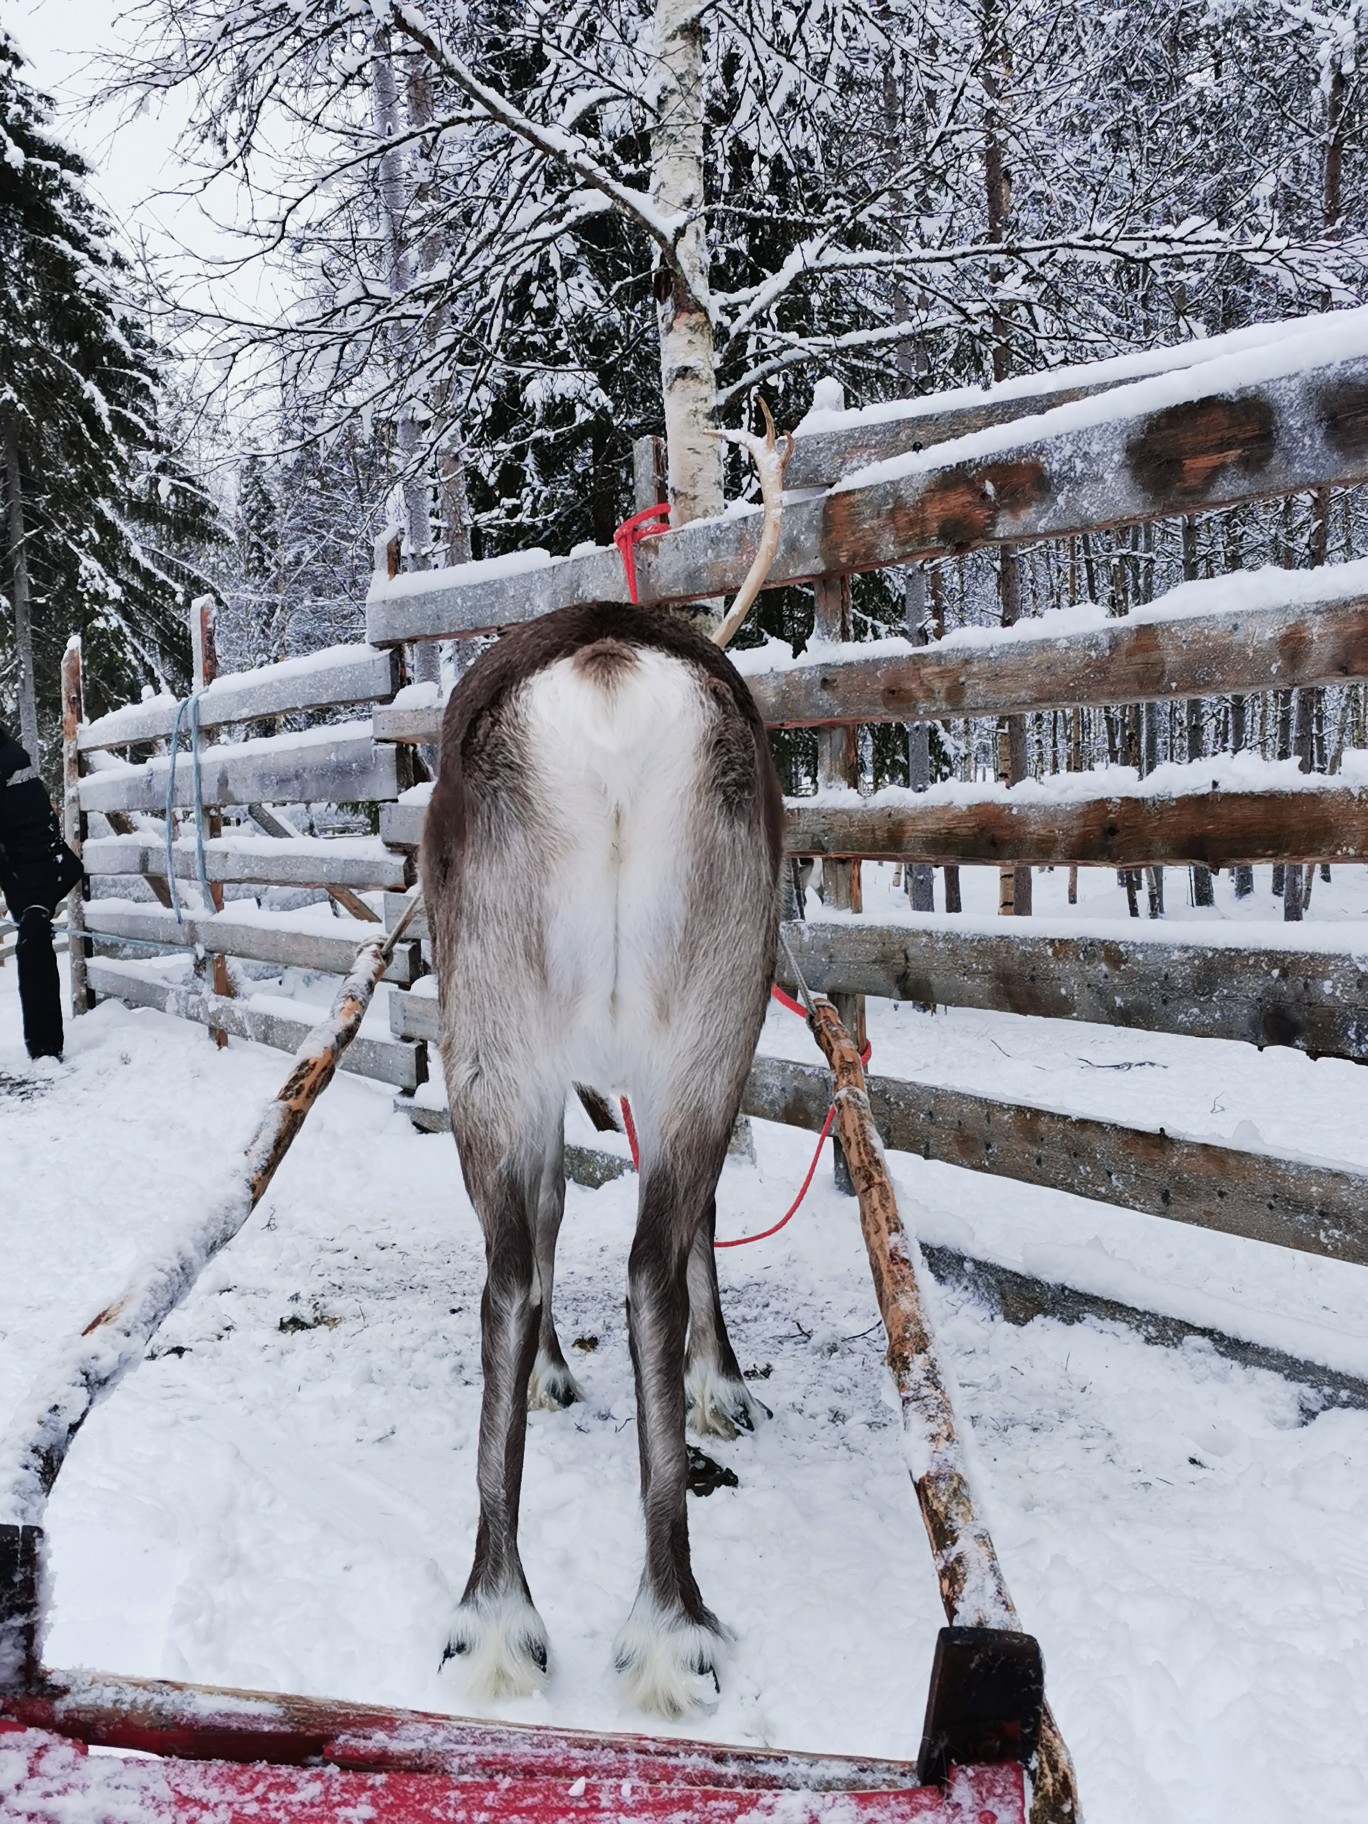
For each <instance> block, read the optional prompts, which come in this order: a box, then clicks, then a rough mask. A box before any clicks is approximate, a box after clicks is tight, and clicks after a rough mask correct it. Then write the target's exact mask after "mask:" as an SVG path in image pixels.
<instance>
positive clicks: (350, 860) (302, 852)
mask: <svg viewBox="0 0 1368 1824" xmlns="http://www.w3.org/2000/svg"><path fill="white" fill-rule="evenodd" d="M116 815H117V813H116ZM172 857H173V859H174V862H175V871H176V878H177V880H196V879H198V877H199V876H198V870H197V868H196V865H195V845H194V843H193V842H187V841H184V840H182V841H180V842H177V843H176V844H175V845H174V846H173V849H172ZM204 859H205V868H206V871H207V873H208V875H209V878H210V880H221V881H224V882H238V883H241V884H247V883H254V884H256V885H258V886H267V887H324V888H326V887H329V886H346V887H363V888H383V887H393V888H399V887H403V886H405V885H407V884H408V879H409V877H410V876H411V872H412V869H411V864H409V863H408V862H407V860H406V858H405V857H404V856H403V855H400V854H396V853H395V852H394V851H393V850H392V849H387V848H386V847H385V846H384V844H383V843H382V842H380V840H379V839H378V838H368V837H350V836H345V837H340V838H338V839H336V840H333V839H330V838H329V837H326V836H295V837H292V838H291V839H290V841H289V842H288V844H287V843H283V842H275V841H272V840H271V839H270V838H267V837H263V838H260V839H258V838H255V837H246V838H244V837H241V836H238V837H232V836H224V837H221V838H219V839H217V840H215V841H213V842H206V843H205V845H204ZM85 863H86V869H87V871H88V872H89V873H90V874H92V875H114V876H118V875H126V874H148V873H155V874H158V875H160V874H162V873H164V872H165V869H166V851H165V849H164V847H163V845H162V843H161V841H160V840H159V839H158V838H157V837H155V836H145V835H136V836H96V837H92V838H91V839H90V840H89V841H88V842H87V843H86V849H85Z"/></svg>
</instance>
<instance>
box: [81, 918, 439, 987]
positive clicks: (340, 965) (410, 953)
mask: <svg viewBox="0 0 1368 1824" xmlns="http://www.w3.org/2000/svg"><path fill="white" fill-rule="evenodd" d="M89 913H90V916H89V920H88V924H87V929H88V930H89V932H90V934H91V936H92V937H94V936H97V935H98V936H104V937H109V938H114V939H119V938H123V939H127V940H130V941H132V942H134V943H145V944H147V943H151V944H165V945H166V946H167V947H168V948H169V949H172V950H193V949H194V948H195V947H196V946H197V945H202V946H203V948H204V949H205V950H207V951H209V952H210V953H211V955H215V956H237V957H242V958H243V959H244V960H245V961H247V962H256V963H278V964H279V965H280V967H281V968H282V969H319V970H323V971H325V972H326V973H327V974H330V975H349V974H350V973H351V970H352V967H353V965H354V964H355V962H356V953H357V950H358V949H359V947H360V946H361V945H362V944H363V943H365V942H367V941H368V939H371V938H373V937H374V935H375V932H374V923H373V922H372V924H371V925H370V927H367V926H366V925H364V924H362V923H361V922H360V921H359V920H356V921H353V920H342V919H337V920H335V921H333V922H334V925H335V929H334V930H332V931H318V930H301V929H300V928H299V927H298V926H297V925H290V924H287V923H272V922H271V921H270V920H269V919H260V918H241V917H235V916H234V914H233V912H232V910H231V909H230V910H229V911H226V912H218V913H215V914H214V916H213V917H212V918H199V917H195V916H191V915H187V916H186V917H185V919H184V920H183V922H181V923H179V924H178V923H177V922H176V917H175V914H174V913H171V912H164V911H163V910H162V909H161V908H160V907H153V906H135V905H129V904H127V903H126V902H123V901H117V900H116V901H113V902H111V901H109V900H102V899H92V900H91V901H90V905H89ZM422 970H423V965H422V960H421V958H420V956H419V954H418V943H417V941H416V940H415V941H413V942H411V943H410V942H407V941H406V942H404V943H402V944H400V945H399V946H398V947H397V948H396V950H395V952H394V956H393V958H392V960H391V962H390V965H389V968H388V970H387V971H386V973H385V977H384V979H385V980H386V981H387V982H400V983H404V984H407V983H409V982H412V981H415V980H416V979H417V977H418V976H419V975H421V974H422ZM216 992H217V990H216Z"/></svg>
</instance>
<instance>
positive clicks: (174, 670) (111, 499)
mask: <svg viewBox="0 0 1368 1824" xmlns="http://www.w3.org/2000/svg"><path fill="white" fill-rule="evenodd" d="M22 69H23V59H22V57H21V56H20V54H19V51H18V49H17V47H16V46H15V44H14V42H13V40H12V39H11V38H9V37H8V35H6V34H5V33H3V32H0V471H2V472H3V483H4V497H5V509H6V512H5V521H4V524H5V528H6V531H7V534H8V537H7V539H6V541H5V547H4V549H5V562H4V565H3V569H0V589H3V590H4V596H5V600H6V603H7V606H8V608H9V611H10V623H9V626H8V628H6V629H5V631H4V634H3V635H0V638H7V640H8V642H9V644H10V654H9V656H8V665H7V667H6V671H5V674H4V675H5V676H6V690H5V694H6V696H8V697H9V698H10V699H11V700H16V699H17V703H18V711H19V723H20V727H21V730H22V732H23V735H24V739H25V742H26V744H31V745H32V746H33V748H34V750H35V757H36V754H37V750H38V748H39V745H40V734H41V731H42V728H43V726H44V725H45V724H50V723H51V721H52V720H53V719H54V717H55V714H56V710H57V703H58V668H59V664H60V658H61V652H62V649H63V647H64V646H65V644H66V640H67V637H68V635H69V634H71V633H73V632H76V633H80V634H81V635H82V636H83V639H84V642H85V653H86V664H85V672H86V678H87V681H88V694H89V700H90V703H91V707H92V708H93V709H94V710H96V711H98V710H99V709H100V708H101V707H102V706H104V705H105V704H107V703H110V702H118V701H123V700H125V699H127V698H128V697H129V696H136V695H137V691H138V687H139V686H140V685H142V684H144V683H147V682H151V681H156V682H179V681H181V680H183V679H184V677H185V675H186V672H187V669H188V650H187V633H186V625H185V603H186V601H187V600H188V596H189V594H190V593H191V592H192V589H193V587H194V586H195V583H196V581H197V579H195V578H194V577H193V576H192V573H191V570H190V569H189V567H188V558H189V556H190V555H191V554H192V553H194V552H195V550H196V549H197V548H202V547H203V546H204V545H205V544H206V543H207V542H211V541H212V539H213V537H214V514H213V511H212V508H211V506H210V504H209V502H208V501H207V499H206V497H205V496H204V494H203V493H202V492H201V491H200V490H199V489H198V488H197V487H196V486H195V485H194V484H193V483H192V482H191V480H190V478H189V477H188V476H187V475H186V473H185V472H184V469H183V467H182V466H181V464H180V463H179V462H178V461H177V459H176V456H175V453H174V450H173V447H172V442H171V439H170V438H169V436H168V435H167V433H166V430H165V429H164V428H163V415H164V407H163V402H162V399H161V396H160V389H159V374H158V357H157V351H156V349H155V347H154V345H153V342H152V339H151V337H150V335H149V334H148V333H147V331H146V330H145V328H144V327H143V326H142V324H141V323H140V322H139V321H138V319H137V316H136V315H135V313H134V311H133V309H132V307H131V305H130V303H129V301H128V297H127V293H128V291H129V290H130V288H131V278H132V275H131V272H130V269H129V267H128V265H127V262H126V261H124V260H123V258H122V257H121V256H120V255H119V254H118V253H117V252H116V251H115V250H114V249H113V247H112V246H111V238H110V237H111V230H110V226H109V224H108V223H107V222H106V221H105V219H104V217H103V216H102V215H101V213H100V211H99V210H98V209H97V207H96V206H95V205H94V204H93V203H92V201H91V199H90V197H89V195H88V194H87V192H86V189H85V180H86V178H87V177H88V175H89V171H88V167H87V166H86V165H85V163H84V162H83V161H82V160H81V159H80V158H79V157H77V156H76V154H74V153H73V152H71V151H69V150H68V149H67V148H66V147H65V146H63V145H62V144H61V143H60V142H59V141H58V140H57V139H56V138H55V137H54V136H53V134H52V132H51V129H50V126H49V124H48V123H49V118H50V114H51V103H50V101H49V100H48V98H47V97H46V96H44V95H42V94H40V93H39V92H38V91H37V90H35V89H33V88H32V87H30V85H29V84H28V83H27V82H26V81H25V80H24V78H23V75H22V74H21V72H22Z"/></svg>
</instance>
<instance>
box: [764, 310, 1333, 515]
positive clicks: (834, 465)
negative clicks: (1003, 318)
mask: <svg viewBox="0 0 1368 1824" xmlns="http://www.w3.org/2000/svg"><path fill="white" fill-rule="evenodd" d="M1351 315H1354V316H1360V317H1363V316H1364V315H1365V313H1363V312H1353V313H1350V312H1345V313H1343V314H1342V315H1341V316H1340V317H1339V318H1337V321H1338V322H1339V323H1344V322H1346V321H1348V320H1349V318H1350V316H1351ZM1365 320H1368V318H1365ZM1319 327H1321V324H1320V320H1319V319H1318V318H1315V317H1309V318H1308V317H1296V318H1293V319H1292V320H1291V321H1290V322H1286V323H1256V324H1254V325H1252V326H1251V327H1250V328H1248V329H1237V330H1234V331H1232V332H1231V333H1230V334H1228V335H1224V336H1210V337H1208V338H1207V339H1206V340H1204V341H1191V342H1181V343H1178V344H1176V345H1174V346H1172V347H1168V348H1157V349H1147V350H1145V351H1144V352H1142V353H1138V354H1132V355H1118V356H1116V357H1115V358H1114V359H1112V360H1109V361H1089V362H1086V363H1084V364H1082V365H1080V366H1077V367H1061V368H1048V369H1046V371H1045V372H1044V373H1038V374H1021V375H1019V376H1018V377H1017V378H1016V379H1014V380H1008V381H1005V382H1003V383H1002V384H1001V385H998V386H995V387H992V388H991V389H990V390H988V391H986V392H985V391H984V390H983V389H982V388H981V387H963V388H961V389H959V390H958V391H957V392H951V393H932V394H928V395H923V396H922V397H920V398H916V399H901V400H893V401H888V402H886V403H883V404H879V405H872V406H866V407H865V408H864V409H863V410H860V411H851V412H848V411H843V410H831V411H823V410H821V409H818V410H814V411H812V412H810V413H809V414H808V416H807V417H806V418H805V419H804V420H803V422H802V424H800V425H799V427H798V433H797V436H796V437H795V439H794V451H793V456H792V458H791V460H790V462H789V465H788V471H787V475H786V478H785V479H786V481H787V485H788V486H789V487H790V488H829V487H831V486H832V485H833V484H834V483H835V482H838V481H841V480H843V479H844V477H845V476H847V475H850V474H853V473H854V472H855V470H857V469H863V468H868V467H869V466H870V465H871V464H872V463H876V462H887V461H889V460H890V459H891V458H892V457H894V456H906V455H909V454H911V453H912V452H914V451H917V450H929V449H931V448H932V447H933V446H934V445H935V444H939V443H950V442H952V441H953V440H954V439H955V438H956V437H968V436H971V435H972V434H973V433H974V432H976V431H986V430H991V429H992V428H993V427H994V426H995V425H1002V424H1011V423H1014V422H1015V421H1016V420H1017V419H1018V418H1027V417H1032V416H1034V415H1036V414H1038V413H1041V412H1047V411H1050V410H1052V409H1053V408H1054V407H1055V406H1059V405H1070V404H1072V403H1073V402H1074V401H1075V400H1078V399H1089V398H1092V397H1093V396H1094V395H1095V394H1097V393H1105V392H1112V391H1114V390H1115V389H1116V388H1117V387H1119V386H1126V385H1129V384H1131V383H1132V382H1134V381H1137V380H1147V379H1149V378H1151V377H1152V376H1154V375H1157V374H1169V373H1177V372H1179V371H1180V370H1181V369H1184V368H1193V367H1198V366H1200V365H1202V364H1203V363H1205V362H1209V361H1216V360H1221V359H1223V358H1225V357H1226V356H1230V355H1238V354H1242V353H1245V352H1246V351H1248V350H1250V349H1255V348H1261V347H1266V346H1267V345H1268V344H1269V343H1271V342H1279V341H1283V340H1285V339H1286V338H1287V337H1290V336H1302V335H1305V334H1306V333H1307V332H1308V331H1314V330H1316V329H1317V328H1319Z"/></svg>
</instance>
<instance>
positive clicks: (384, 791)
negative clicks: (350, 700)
mask: <svg viewBox="0 0 1368 1824" xmlns="http://www.w3.org/2000/svg"><path fill="white" fill-rule="evenodd" d="M170 770H171V761H170V758H169V756H166V755H159V756H157V757H156V758H154V759H151V760H145V761H144V762H143V763H142V765H141V766H120V767H112V768H110V769H109V770H107V771H104V770H102V771H100V772H96V773H90V774H87V776H86V777H85V778H83V779H82V780H81V784H80V799H81V809H82V810H83V811H86V812H90V811H111V810H114V811H152V812H162V811H165V809H166V794H167V784H168V780H169V777H170ZM194 770H195V769H194V766H193V765H192V763H191V760H190V757H189V756H188V755H187V756H183V757H182V758H181V759H179V760H178V762H177V766H176V781H175V804H176V807H177V809H187V808H189V807H190V806H191V805H193V803H194V801H195V778H194ZM200 781H201V796H202V802H203V803H204V804H206V805H236V804H251V803H252V802H253V801H254V800H262V801H264V802H266V803H275V804H297V803H300V802H307V803H331V804H344V803H362V802H376V801H382V800H385V799H393V798H397V797H398V796H399V794H400V792H401V791H402V790H403V789H404V783H405V781H404V780H403V779H402V778H401V776H400V771H399V767H398V764H397V757H396V755H395V751H394V749H393V748H392V747H384V746H378V745H377V744H376V743H375V741H374V740H373V739H372V737H371V725H370V722H369V721H364V722H346V723H342V724H340V725H333V726H328V725H324V726H323V727H321V728H311V729H306V730H305V731H304V732H303V733H301V734H291V735H267V736H264V737H263V738H261V739H259V740H256V741H240V742H215V743H212V744H206V745H205V746H204V747H203V748H202V750H201V754H200Z"/></svg>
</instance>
